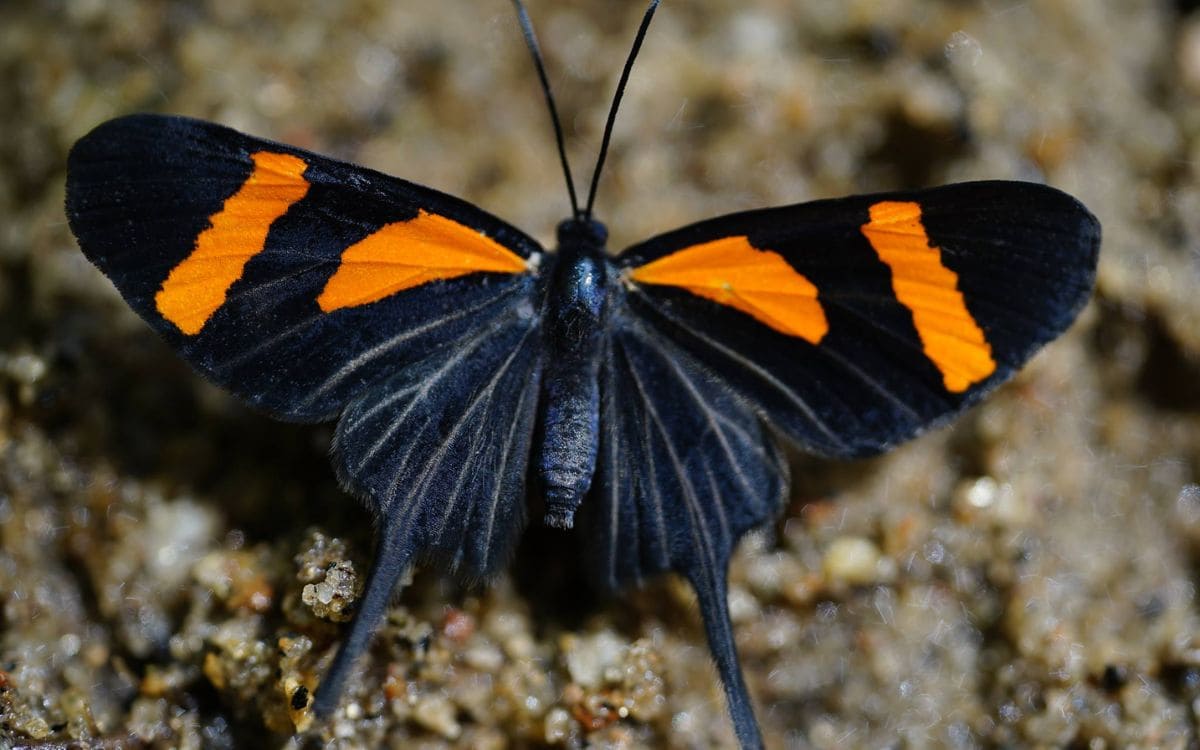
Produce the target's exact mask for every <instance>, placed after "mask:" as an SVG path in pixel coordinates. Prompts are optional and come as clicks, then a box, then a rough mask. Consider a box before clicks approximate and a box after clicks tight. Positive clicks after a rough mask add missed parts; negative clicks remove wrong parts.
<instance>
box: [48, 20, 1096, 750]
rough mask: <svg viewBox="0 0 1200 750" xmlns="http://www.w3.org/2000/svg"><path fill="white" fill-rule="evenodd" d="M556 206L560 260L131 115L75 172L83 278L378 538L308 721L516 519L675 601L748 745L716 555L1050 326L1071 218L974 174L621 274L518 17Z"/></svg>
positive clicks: (281, 160)
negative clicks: (686, 589) (434, 591)
mask: <svg viewBox="0 0 1200 750" xmlns="http://www.w3.org/2000/svg"><path fill="white" fill-rule="evenodd" d="M515 5H516V8H517V13H518V18H519V21H520V23H521V27H522V30H523V32H524V35H525V40H526V42H527V44H528V46H529V48H530V51H531V53H532V56H533V58H534V62H535V66H536V70H537V72H538V75H539V78H540V80H541V83H542V88H543V92H544V93H545V96H546V100H547V103H548V106H549V109H550V113H551V121H552V124H553V126H554V130H555V135H556V139H557V141H558V147H559V155H560V157H561V161H562V164H563V169H564V172H565V174H566V176H567V186H568V192H569V194H570V199H571V207H572V211H571V215H570V217H569V218H567V219H566V220H564V221H563V222H562V223H561V224H559V226H558V230H557V243H556V244H557V246H556V247H555V248H554V249H552V250H551V249H547V248H543V247H542V246H541V245H539V243H538V242H537V241H535V240H534V239H532V238H531V237H530V236H529V235H527V234H525V233H523V232H521V231H520V230H518V229H516V228H514V227H512V226H510V225H509V224H507V223H505V222H503V221H501V220H500V219H497V218H495V217H493V216H491V215H490V214H488V213H486V212H485V211H483V210H482V209H480V208H478V207H476V206H474V205H472V204H470V203H468V202H465V201H463V200H460V199H457V198H454V197H452V196H450V195H446V194H444V193H441V192H438V191H435V190H432V189H429V188H426V187H422V186H420V185H417V184H414V183H412V182H408V181H405V180H401V179H397V178H394V177H389V176H387V175H384V174H380V173H378V172H374V171H371V170H369V169H365V168H363V167H358V166H354V165H350V164H346V163H343V162H339V161H335V160H333V159H329V158H326V157H323V156H319V155H317V154H314V153H310V152H308V151H305V150H302V149H298V148H294V147H292V146H287V145H284V144H279V143H274V142H271V141H268V140H263V139H260V138H255V137H251V136H248V135H244V134H241V133H238V132H236V131H234V130H231V129H229V128H226V127H223V126H221V125H217V124H214V123H210V122H205V121H200V120H193V119H187V118H183V117H177V116H164V115H145V114H143V115H132V116H126V117H121V118H119V119H116V120H111V121H109V122H106V123H103V124H101V125H99V126H98V127H96V128H95V129H94V130H93V131H91V132H90V133H89V134H88V135H86V136H84V137H83V138H82V139H80V140H79V142H78V143H76V144H75V146H74V148H73V149H72V150H71V153H70V156H69V161H68V179H67V198H66V213H67V217H68V219H69V222H70V226H71V229H72V231H73V232H74V234H75V236H76V237H77V238H78V241H79V244H80V247H81V248H82V250H83V252H84V253H85V254H86V255H87V257H88V258H89V259H90V260H91V261H92V262H93V263H94V264H95V265H96V266H97V267H99V269H100V270H101V271H102V272H103V273H104V274H105V275H106V276H107V277H108V278H109V279H110V280H111V281H112V282H113V284H114V285H115V286H116V287H117V289H118V290H119V291H120V293H121V294H122V296H123V297H124V298H125V300H126V301H127V302H128V303H129V305H130V306H131V307H132V308H133V309H134V310H135V311H136V312H137V313H138V314H139V315H141V317H142V318H144V319H145V320H146V321H147V322H148V323H149V324H150V326H151V327H152V328H154V329H155V330H156V331H157V332H158V333H159V334H160V335H161V336H162V337H163V338H164V339H166V341H167V342H168V343H169V344H170V345H171V346H172V347H174V348H175V350H176V351H177V352H178V353H179V354H180V356H182V357H183V358H184V359H185V360H187V361H188V362H189V363H190V364H191V365H192V366H193V367H195V368H196V369H197V370H198V371H199V372H200V373H202V374H203V375H204V376H205V377H207V378H208V379H210V380H212V381H213V382H215V383H217V384H219V385H221V386H222V387H224V388H225V389H227V390H229V391H230V392H232V393H234V394H236V395H237V396H239V397H240V398H242V399H244V400H245V401H247V402H249V403H250V404H252V405H253V406H255V407H258V408H259V409H261V410H263V411H265V412H267V413H268V414H271V415H273V416H275V417H277V418H280V419H284V420H289V421H296V422H321V421H331V420H336V423H337V426H336V431H335V435H334V440H333V450H332V461H333V465H334V469H335V471H336V473H337V476H338V478H339V480H340V482H341V483H342V485H343V486H344V487H345V488H346V489H347V490H348V491H349V492H350V493H352V494H353V495H355V496H356V497H357V498H358V499H359V500H360V501H361V502H362V503H363V504H364V505H365V507H366V508H367V509H368V510H369V511H370V513H371V514H372V515H373V516H374V518H375V520H376V526H377V531H378V543H377V552H376V557H375V561H374V564H373V566H372V569H371V572H370V574H369V576H368V580H367V584H366V588H365V590H364V592H363V596H362V599H361V600H360V602H359V604H358V611H357V614H356V617H355V619H354V622H353V624H352V625H351V627H350V631H349V634H348V636H347V637H346V639H345V641H344V642H343V644H342V645H341V647H340V649H339V651H338V653H337V656H336V657H335V659H334V662H333V665H332V666H331V668H330V669H329V671H328V673H327V674H326V675H325V677H324V679H323V681H322V683H321V686H320V688H319V690H318V691H317V694H316V698H315V701H314V704H313V708H314V711H315V712H316V713H317V714H318V715H322V716H324V715H328V714H329V713H330V712H332V711H333V710H334V709H335V708H336V705H337V701H338V697H339V696H340V694H341V691H342V688H343V686H344V683H345V680H346V679H347V676H348V675H349V674H350V672H351V670H352V667H353V664H354V661H355V659H356V657H357V656H359V655H360V654H361V653H362V652H363V651H364V650H365V648H366V646H367V644H368V642H369V640H370V638H371V636H372V634H373V632H374V631H375V629H376V627H377V626H378V624H379V622H380V620H381V618H382V616H383V613H384V612H385V610H386V607H387V605H388V603H389V600H390V598H391V596H392V595H393V591H394V589H395V587H396V584H397V581H398V580H400V578H401V577H402V575H403V573H404V572H405V571H406V570H407V569H408V568H409V567H410V566H412V565H414V564H424V563H433V564H437V565H440V566H443V567H445V568H446V569H448V570H450V571H452V572H454V573H455V574H457V575H459V576H461V577H463V578H466V579H473V580H480V579H487V578H489V577H491V576H494V575H495V574H496V573H497V571H498V570H499V569H501V568H502V567H503V565H504V564H505V562H506V561H507V560H508V559H509V557H510V556H511V554H512V551H513V548H514V545H515V543H516V541H517V539H518V537H519V535H520V532H521V530H522V528H523V527H524V526H525V525H526V524H527V523H529V522H530V517H531V516H536V515H538V514H540V515H541V517H542V521H543V523H545V524H547V525H549V526H551V527H556V528H562V529H567V528H575V529H577V531H576V532H575V533H577V534H578V538H579V544H580V547H581V550H582V554H583V556H584V559H585V561H586V565H587V569H588V570H589V571H590V574H591V576H592V577H593V579H594V581H595V582H596V583H597V584H598V585H599V586H601V587H603V588H607V589H612V590H620V589H624V588H627V587H630V586H637V585H640V584H641V583H642V582H643V581H645V580H647V579H649V578H651V577H653V576H656V575H659V574H661V573H665V572H668V571H672V572H675V573H678V574H680V575H682V576H683V577H684V578H686V579H687V580H688V581H689V582H690V584H691V586H692V587H693V589H694V590H695V592H696V595H697V600H698V603H699V612H700V616H701V618H702V620H703V622H704V626H705V631H706V634H707V637H708V641H709V644H710V646H711V650H712V656H713V659H714V661H715V664H716V667H717V671H718V673H719V676H720V679H721V681H722V684H723V686H724V690H725V695H726V699H727V703H728V707H729V712H730V716H731V718H732V721H733V725H734V730H735V733H736V735H737V738H738V740H739V742H740V743H741V745H742V746H743V747H745V748H757V747H761V746H762V738H761V733H760V731H759V728H758V725H757V722H756V720H755V718H754V713H753V709H752V706H751V701H750V698H749V695H748V692H747V689H746V685H745V683H744V680H743V677H742V674H741V670H740V666H739V663H738V657H737V652H736V649H735V647H734V640H733V632H732V626H731V623H730V619H729V613H728V609H727V604H726V601H725V599H726V575H727V569H728V564H729V558H730V556H731V554H732V551H733V549H734V547H735V545H736V544H737V542H738V541H739V539H741V537H743V536H744V535H745V534H746V533H747V532H748V531H750V530H752V529H754V528H756V527H759V526H762V525H763V524H765V523H767V522H769V521H770V520H772V519H773V518H775V517H776V516H777V515H778V513H779V512H780V511H781V508H782V506H783V503H784V500H785V498H786V495H787V491H788V479H789V478H788V464H787V461H786V460H785V457H784V453H783V451H782V447H781V442H780V441H781V440H782V441H785V442H790V443H793V444H795V445H797V446H799V447H800V448H802V449H803V450H805V451H808V452H811V453H814V454H819V455H822V456H830V457H839V458H842V457H845V458H849V457H858V456H868V455H872V454H876V453H879V452H881V451H884V450H887V449H888V448H890V447H891V446H894V445H896V444H897V443H899V442H901V441H904V440H907V439H909V438H912V437H913V436H915V435H917V434H919V433H921V432H922V431H924V430H927V429H930V428H931V427H934V426H937V425H940V424H943V423H945V422H947V421H948V420H950V419H952V418H953V417H954V416H955V415H957V414H959V413H960V412H962V411H963V410H964V409H966V408H967V407H969V406H970V405H971V404H973V403H975V402H977V401H979V399H980V398H982V397H983V396H984V395H985V394H987V393H988V392H989V391H991V390H992V389H993V388H995V387H996V386H997V385H999V384H1000V383H1002V382H1004V381H1005V380H1007V379H1008V378H1009V377H1011V376H1012V375H1013V373H1014V372H1015V371H1016V370H1017V369H1018V368H1019V367H1020V366H1021V365H1022V364H1023V363H1024V362H1025V361H1026V360H1027V359H1028V358H1029V357H1030V356H1032V354H1033V353H1034V352H1036V351H1037V350H1038V349H1039V348H1040V347H1041V346H1042V345H1043V344H1045V343H1046V342H1048V341H1050V340H1052V339H1054V338H1055V337H1057V336H1058V335H1059V334H1060V333H1061V332H1062V331H1064V330H1065V329H1066V328H1067V327H1068V326H1069V325H1070V324H1071V322H1072V321H1073V320H1074V318H1075V317H1076V315H1077V313H1078V312H1079V310H1080V309H1081V307H1082V306H1083V305H1084V304H1085V302H1086V301H1087V299H1088V297H1089V295H1090V293H1091V289H1092V286H1093V283H1094V277H1095V270H1096V263H1097V257H1098V252H1099V246H1100V227H1099V224H1098V222H1097V221H1096V219H1095V217H1093V216H1092V214H1091V213H1089V212H1088V210H1087V209H1086V208H1085V207H1084V206H1083V205H1082V204H1080V203H1079V202H1078V201H1077V200H1076V199H1074V198H1072V197H1071V196H1069V195H1066V194H1065V193H1062V192H1060V191H1058V190H1055V189H1053V188H1050V187H1046V186H1042V185H1037V184H1031V183H1020V182H976V183H965V184H958V185H949V186H944V187H938V188H933V189H927V190H919V191H911V192H895V193H881V194H877V195H860V196H852V197H847V198H840V199H834V200H823V201H817V202H811V203H802V204H797V205H790V206H783V207H778V208H768V209H762V210H755V211H748V212H744V213H737V214H732V215H728V216H723V217H720V218H715V219H710V220H707V221H702V222H700V223H697V224H692V225H690V226H686V227H683V228H682V229H677V230H675V231H671V232H668V233H666V234H662V235H659V236H657V237H654V238H652V239H649V240H646V241H645V242H641V243H639V244H636V245H634V246H633V247H630V248H627V249H625V250H623V251H621V252H619V253H616V254H611V253H610V252H609V251H608V248H607V231H606V229H605V227H604V225H603V224H601V223H600V222H599V221H598V220H596V219H595V218H594V216H593V212H592V206H593V201H594V198H595V193H596V186H597V183H598V181H599V176H600V172H601V168H602V166H603V163H604V158H605V154H606V152H607V146H608V142H609V138H610V136H611V132H612V125H613V122H614V119H615V116H616V112H617V108H618V104H619V102H620V98H621V93H622V92H623V90H624V88H625V84H626V81H627V80H628V76H629V74H630V71H631V69H632V65H633V61H634V59H635V57H636V55H637V52H638V50H639V48H640V46H641V43H642V41H643V39H644V37H645V35H646V32H647V29H648V27H649V24H650V20H651V18H652V16H653V14H654V11H655V9H656V8H657V5H658V2H657V0H655V1H654V2H651V3H650V5H649V7H648V9H647V11H646V13H645V15H644V17H643V19H642V23H641V25H640V26H639V28H638V32H637V35H636V37H635V41H634V44H633V46H632V48H631V51H630V53H629V56H628V59H627V60H626V63H625V67H624V69H623V71H622V75H621V79H620V82H619V84H618V87H617V92H616V95H615V96H614V98H613V103H612V106H611V108H610V111H609V118H608V122H607V125H606V128H605V133H604V138H603V142H602V146H601V149H600V155H599V157H598V159H597V164H596V168H595V171H594V173H593V177H592V183H591V189H590V192H589V194H588V198H587V202H586V204H585V206H583V207H580V206H579V204H578V202H577V198H576V193H575V189H574V184H573V182H572V179H571V172H570V169H569V166H568V165H567V160H566V156H565V149H564V147H563V135H562V129H561V126H560V124H559V120H558V115H557V112H556V109H555V105H554V100H553V97H552V95H551V92H550V88H549V84H548V81H547V78H546V74H545V70H544V66H543V62H542V58H541V55H540V52H539V50H538V47H537V42H536V38H535V36H534V34H533V27H532V24H531V23H530V21H529V17H528V15H527V14H526V13H525V10H524V8H523V7H522V6H521V4H520V2H519V0H515Z"/></svg>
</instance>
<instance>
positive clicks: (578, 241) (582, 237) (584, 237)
mask: <svg viewBox="0 0 1200 750" xmlns="http://www.w3.org/2000/svg"><path fill="white" fill-rule="evenodd" d="M607 243H608V227H606V226H604V225H603V224H601V223H600V222H598V221H596V220H595V219H592V218H588V217H583V216H576V217H574V218H572V219H564V220H563V221H561V222H559V224H558V247H559V250H560V251H561V250H562V248H564V247H581V246H582V247H592V248H603V247H604V246H605V245H606V244H607Z"/></svg>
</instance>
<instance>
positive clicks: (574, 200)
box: [513, 0, 579, 216]
mask: <svg viewBox="0 0 1200 750" xmlns="http://www.w3.org/2000/svg"><path fill="white" fill-rule="evenodd" d="M513 5H514V6H515V7H516V9H517V20H518V21H519V22H520V24H521V32H522V33H523V34H524V35H525V46H526V47H528V48H529V54H530V55H532V56H533V65H534V67H535V68H537V74H538V79H539V80H540V81H541V82H542V92H543V93H544V94H545V95H546V106H548V107H549V108H550V121H551V122H552V123H553V124H554V140H556V141H557V142H558V159H559V161H561V162H562V168H563V175H564V176H565V177H566V178H567V193H569V194H570V196H571V215H572V216H579V199H578V197H577V196H576V195H575V181H574V180H573V179H571V165H570V164H569V163H567V147H566V143H565V142H564V141H563V130H562V123H561V122H560V121H559V119H558V107H556V106H555V104H554V93H553V92H552V91H551V90H550V79H549V78H547V77H546V64H545V62H544V61H543V60H542V50H541V48H540V47H539V46H538V41H537V36H536V35H535V34H534V33H533V22H532V21H530V20H529V14H528V13H527V12H525V4H524V3H522V2H521V0H513Z"/></svg>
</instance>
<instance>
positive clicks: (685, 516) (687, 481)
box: [581, 183, 1100, 747]
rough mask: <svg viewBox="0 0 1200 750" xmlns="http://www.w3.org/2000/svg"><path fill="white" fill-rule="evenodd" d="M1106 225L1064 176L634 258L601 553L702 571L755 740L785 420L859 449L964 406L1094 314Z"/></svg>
mask: <svg viewBox="0 0 1200 750" xmlns="http://www.w3.org/2000/svg"><path fill="white" fill-rule="evenodd" d="M1099 236H1100V235H1099V225H1098V224H1097V222H1096V220H1095V219H1094V218H1093V217H1092V216H1091V214H1089V213H1088V212H1087V210H1086V209H1084V208H1083V207H1082V206H1081V205H1080V204H1079V203H1078V202H1077V201H1075V200H1074V199H1073V198H1070V197H1069V196H1066V195H1064V194H1063V193H1060V192H1058V191H1056V190H1053V189H1051V188H1046V187H1041V186H1037V185H1026V184H1017V183H975V184H964V185H955V186H949V187H945V188H937V189H934V190H928V191H922V192H916V193H903V194H890V195H878V196H861V197H855V198H847V199H842V200H834V201H822V202H818V203H808V204H802V205H796V206H788V207H784V208H776V209H768V210H763V211H754V212H750V213H745V214H738V215H734V216H728V217H723V218H718V219H714V220H712V221H707V222H703V223H700V224H696V225H693V226H690V227H686V228H684V229H680V230H678V231H675V232H672V233H669V234H666V235H662V236H660V237H656V238H654V239H652V240H650V241H648V242H646V243H643V244H641V245H638V246H635V247H633V248H631V249H630V250H628V251H626V252H625V253H624V254H622V255H621V256H620V257H619V258H618V261H617V263H618V265H619V266H620V268H621V269H622V276H623V281H624V283H623V292H622V293H619V294H618V295H616V297H615V300H614V303H613V310H612V312H611V313H610V315H611V318H610V320H611V324H610V325H611V330H610V340H609V345H608V346H609V353H608V356H607V357H606V359H605V363H604V365H603V370H602V372H603V375H602V400H601V403H602V409H603V412H602V422H603V424H604V426H603V428H602V432H601V448H600V460H599V465H598V470H597V486H596V489H595V491H594V492H593V494H592V495H591V497H590V498H589V501H588V502H587V503H585V504H584V508H583V509H581V510H582V512H583V518H584V519H585V521H584V522H585V523H586V524H588V526H589V528H590V530H591V533H590V534H589V535H588V538H589V544H590V545H591V554H590V557H591V560H592V565H593V567H594V568H595V569H596V573H597V576H598V577H599V579H600V580H602V581H606V582H608V584H609V585H610V586H613V587H621V586H624V585H627V584H635V583H637V582H638V581H640V580H641V578H643V577H644V576H646V575H649V574H651V573H655V572H659V571H662V570H668V569H669V570H675V571H677V572H679V573H680V574H682V575H683V576H684V577H686V578H687V579H688V580H689V581H690V582H691V584H692V586H693V588H694V589H695V591H696V594H697V598H698V600H699V605H700V613H701V616H702V618H703V620H704V624H705V629H706V631H707V634H708V640H709V644H710V646H711V648H712V652H713V657H714V660H715V662H716V665H717V669H718V672H719V673H720V675H721V679H722V682H723V685H724V687H725V693H726V697H727V700H728V703H729V708H730V713H731V715H732V717H733V721H734V728H735V731H736V733H737V736H738V739H739V742H740V743H741V745H742V746H743V747H761V746H762V740H761V737H760V736H759V731H758V726H757V723H756V722H755V720H754V715H753V710H752V707H751V702H750V699H749V695H748V694H747V691H746V686H745V684H744V681H743V679H742V676H741V672H740V669H739V667H738V660H737V652H736V649H735V646H734V641H733V635H732V629H731V627H730V622H729V614H728V610H727V605H726V601H725V600H726V583H725V576H726V570H727V567H728V563H729V557H730V554H731V552H732V550H733V547H734V545H735V544H736V543H737V541H738V539H740V537H741V536H742V535H743V534H744V533H745V532H746V531H747V530H749V529H751V528H753V527H755V526H758V525H761V524H762V523H764V522H766V521H768V520H769V519H771V518H773V517H774V516H775V514H776V512H777V511H778V509H779V506H780V503H781V502H782V498H783V493H784V491H785V489H786V465H785V464H784V462H783V461H782V460H781V458H780V456H779V453H778V451H777V449H776V448H775V446H774V443H773V440H772V439H771V437H770V436H769V435H768V434H767V433H766V431H765V429H764V426H763V425H764V423H770V424H773V425H775V426H776V427H777V428H778V429H779V430H781V431H782V432H783V433H784V434H786V435H787V436H789V437H791V438H792V439H794V440H796V441H797V442H799V443H801V444H802V445H804V446H805V447H806V448H808V449H809V450H812V451H814V452H817V453H822V454H826V455H833V456H859V455H866V454H871V453H875V452H878V451H881V450H884V449H885V448H887V447H888V446H889V445H892V444H894V443H896V442H898V441H901V440H904V439H906V438H909V437H911V436H913V435H915V434H916V433H918V432H920V431H921V430H923V429H925V428H927V427H929V426H930V425H932V424H936V423H938V422H941V421H944V420H946V419H948V418H949V417H950V416H951V415H953V414H955V413H957V412H959V411H961V410H962V409H964V408H966V406H967V405H969V404H970V403H973V402H974V401H976V400H978V399H979V398H980V397H981V396H982V395H983V394H984V393H985V392H987V391H988V390H990V389H991V388H993V387H994V386H995V385H997V384H998V383H1000V382H1002V381H1003V380H1005V379H1006V378H1008V377H1009V376H1010V375H1011V374H1012V373H1013V372H1014V371H1015V370H1016V368H1018V367H1019V366H1020V365H1021V364H1022V363H1023V362H1024V361H1025V360H1026V359H1028V357H1029V356H1031V355H1032V353H1033V352H1034V351H1036V350H1037V348H1038V347H1040V346H1041V345H1042V344H1043V343H1045V342H1046V341H1049V340H1050V339H1052V338H1054V337H1055V336H1057V335H1058V334H1059V333H1061V332H1062V330H1063V329H1065V328H1066V326H1067V325H1069V324H1070V322H1071V321H1072V320H1073V319H1074V318H1075V315H1076V314H1077V312H1078V311H1079V309H1080V308H1081V307H1082V305H1083V304H1084V302H1085V301H1086V299H1087V296H1088V294H1089V293H1090V290H1091V287H1092V283H1093V278H1094V275H1095V267H1096V259H1097V253H1098V249H1099ZM630 467H635V468H634V469H631V468H630Z"/></svg>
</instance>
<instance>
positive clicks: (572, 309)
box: [537, 218, 612, 528]
mask: <svg viewBox="0 0 1200 750" xmlns="http://www.w3.org/2000/svg"><path fill="white" fill-rule="evenodd" d="M607 239H608V231H607V230H606V229H605V228H604V225H603V224H601V223H599V222H597V221H593V220H590V219H581V218H577V219H568V220H567V221H564V222H562V223H561V224H559V225H558V250H557V252H556V253H555V256H556V257H555V262H554V265H553V268H552V270H551V272H550V274H551V275H550V279H549V288H548V290H547V295H548V296H547V300H546V308H545V324H546V330H545V336H546V349H545V351H546V363H545V365H546V369H545V374H544V376H543V377H544V380H543V382H542V411H541V415H542V416H541V420H542V422H541V430H540V432H541V435H542V440H541V445H540V449H539V452H538V457H537V459H538V460H537V466H538V471H539V477H540V479H541V483H542V489H543V492H544V493H545V503H546V516H545V522H546V524H547V525H549V526H554V527H558V528H570V526H571V524H572V522H573V519H574V516H575V510H576V508H578V507H579V503H580V502H581V501H582V500H583V497H584V495H586V494H587V491H588V488H589V487H590V486H591V483H592V475H593V474H594V473H595V469H596V454H597V451H598V444H599V431H600V387H599V369H600V359H601V355H602V354H603V345H604V331H605V330H606V329H605V325H604V324H605V316H606V314H607V298H608V291H609V284H610V278H611V275H612V274H611V272H610V262H609V260H608V256H607V253H606V252H605V249H604V246H605V242H606V240H607Z"/></svg>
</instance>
